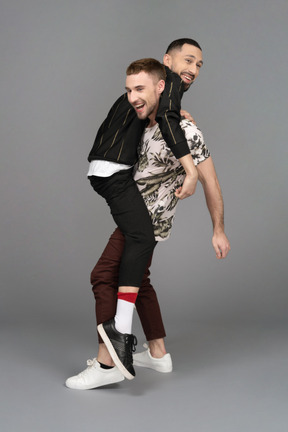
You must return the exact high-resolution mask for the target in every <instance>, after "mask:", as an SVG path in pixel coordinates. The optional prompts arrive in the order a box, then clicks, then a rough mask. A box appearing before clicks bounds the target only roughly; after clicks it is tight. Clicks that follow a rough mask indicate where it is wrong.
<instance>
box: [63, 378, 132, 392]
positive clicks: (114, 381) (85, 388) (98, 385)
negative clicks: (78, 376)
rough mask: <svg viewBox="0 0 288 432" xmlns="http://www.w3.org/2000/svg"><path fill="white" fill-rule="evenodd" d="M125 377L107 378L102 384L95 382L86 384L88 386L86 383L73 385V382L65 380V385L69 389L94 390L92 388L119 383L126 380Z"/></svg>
mask: <svg viewBox="0 0 288 432" xmlns="http://www.w3.org/2000/svg"><path fill="white" fill-rule="evenodd" d="M124 379H125V378H124V376H122V377H121V378H120V377H119V378H116V379H113V380H112V379H110V380H107V382H103V383H100V384H95V385H91V384H90V385H86V386H85V385H84V386H82V387H77V386H73V384H69V383H67V382H65V386H66V387H67V388H69V389H72V390H92V389H95V388H98V387H103V386H107V385H111V384H116V383H119V382H121V381H124Z"/></svg>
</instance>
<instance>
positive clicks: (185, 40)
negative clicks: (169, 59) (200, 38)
mask: <svg viewBox="0 0 288 432" xmlns="http://www.w3.org/2000/svg"><path fill="white" fill-rule="evenodd" d="M184 44H188V45H193V46H195V47H197V48H199V49H200V50H201V51H202V48H201V47H200V45H199V44H198V42H196V41H195V40H194V39H189V38H182V39H176V40H175V41H173V42H171V43H170V45H169V46H168V48H167V50H166V54H169V52H171V51H172V50H174V49H178V50H181V49H182V46H183V45H184Z"/></svg>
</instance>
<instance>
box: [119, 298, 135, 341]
mask: <svg viewBox="0 0 288 432" xmlns="http://www.w3.org/2000/svg"><path fill="white" fill-rule="evenodd" d="M134 306H135V305H134V303H131V302H129V301H126V300H121V299H118V301H117V309H116V315H115V327H116V330H118V331H119V332H120V333H128V334H131V333H132V319H133V312H134Z"/></svg>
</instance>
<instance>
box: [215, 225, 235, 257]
mask: <svg viewBox="0 0 288 432" xmlns="http://www.w3.org/2000/svg"><path fill="white" fill-rule="evenodd" d="M212 245H213V248H214V250H215V252H216V258H217V259H223V258H226V257H227V255H228V252H229V251H230V249H231V247H230V243H229V240H228V238H227V237H226V234H225V233H224V231H222V232H220V233H214V234H213V237H212Z"/></svg>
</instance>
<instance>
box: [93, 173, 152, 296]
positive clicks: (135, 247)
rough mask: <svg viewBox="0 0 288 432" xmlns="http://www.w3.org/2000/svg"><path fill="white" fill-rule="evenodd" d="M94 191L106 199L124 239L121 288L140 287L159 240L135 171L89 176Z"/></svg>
mask: <svg viewBox="0 0 288 432" xmlns="http://www.w3.org/2000/svg"><path fill="white" fill-rule="evenodd" d="M89 180H90V182H91V185H92V187H93V189H94V190H95V191H96V192H97V193H98V194H99V195H101V196H102V197H103V198H105V200H106V202H107V204H108V205H109V207H110V211H111V214H112V217H113V219H114V221H115V222H116V224H117V226H118V227H119V228H120V230H121V232H122V233H123V235H124V237H125V246H124V250H123V254H122V259H121V264H120V269H119V286H134V287H139V288H140V286H141V282H142V279H143V275H144V272H145V269H146V266H147V264H148V261H149V258H150V257H151V255H152V252H153V250H154V247H155V245H156V243H157V242H156V240H155V237H154V232H153V226H152V223H151V218H150V216H149V213H148V210H147V207H146V205H145V203H144V200H143V198H142V196H141V194H140V192H139V190H138V188H137V186H136V183H135V181H134V179H133V177H132V168H131V169H129V170H123V171H120V172H118V173H116V174H113V175H112V176H110V177H96V176H90V177H89Z"/></svg>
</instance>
